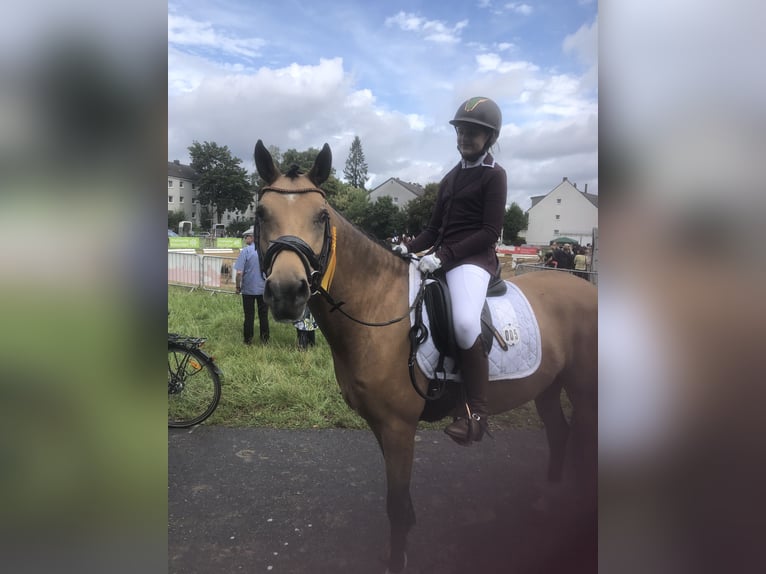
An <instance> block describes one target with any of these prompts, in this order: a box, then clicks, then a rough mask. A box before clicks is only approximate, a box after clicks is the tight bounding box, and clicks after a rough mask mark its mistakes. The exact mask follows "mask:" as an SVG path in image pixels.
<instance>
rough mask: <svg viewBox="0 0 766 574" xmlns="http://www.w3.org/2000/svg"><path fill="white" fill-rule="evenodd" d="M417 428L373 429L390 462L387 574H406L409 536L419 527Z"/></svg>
mask: <svg viewBox="0 0 766 574" xmlns="http://www.w3.org/2000/svg"><path fill="white" fill-rule="evenodd" d="M371 426H372V425H371ZM416 427H417V424H410V423H405V422H400V423H398V424H391V422H390V421H388V422H386V423H384V425H383V426H382V427H377V428H376V427H375V426H373V431H374V432H375V436H376V437H377V439H378V442H379V444H380V448H381V450H382V451H383V458H384V459H385V463H386V491H387V492H386V510H387V512H388V521H389V524H390V528H391V530H390V537H389V556H388V569H387V570H386V574H395V573H399V572H402V571H403V570H404V568H405V566H406V565H407V564H406V563H407V556H406V550H407V534H408V533H409V531H410V528H412V526H413V525H414V524H415V510H414V508H413V506H412V499H411V498H410V479H411V476H412V459H413V454H414V450H415V430H416Z"/></svg>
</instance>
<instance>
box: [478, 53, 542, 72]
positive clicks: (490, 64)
mask: <svg viewBox="0 0 766 574" xmlns="http://www.w3.org/2000/svg"><path fill="white" fill-rule="evenodd" d="M476 63H477V64H478V65H479V72H498V73H500V74H507V73H509V72H519V71H523V72H536V71H538V70H539V69H540V68H538V67H537V66H536V65H534V64H532V63H530V62H524V61H516V62H504V61H503V59H502V58H501V57H500V56H498V55H497V54H492V53H489V54H479V55H477V56H476Z"/></svg>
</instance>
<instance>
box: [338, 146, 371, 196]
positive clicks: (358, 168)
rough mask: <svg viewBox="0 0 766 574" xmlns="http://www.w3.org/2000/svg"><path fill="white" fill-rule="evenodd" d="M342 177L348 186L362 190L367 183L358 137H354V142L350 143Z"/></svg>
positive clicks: (365, 166) (364, 163)
mask: <svg viewBox="0 0 766 574" xmlns="http://www.w3.org/2000/svg"><path fill="white" fill-rule="evenodd" d="M343 176H344V177H345V178H346V181H347V182H348V183H349V184H350V185H353V186H354V187H358V188H359V189H364V185H365V183H366V182H367V162H365V161H364V151H362V141H361V140H360V139H359V136H354V141H353V142H351V149H350V150H349V152H348V158H347V159H346V169H344V170H343Z"/></svg>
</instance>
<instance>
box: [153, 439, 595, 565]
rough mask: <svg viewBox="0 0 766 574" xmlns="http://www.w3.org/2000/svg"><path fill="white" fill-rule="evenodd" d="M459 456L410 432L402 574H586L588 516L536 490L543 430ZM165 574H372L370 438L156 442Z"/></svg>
mask: <svg viewBox="0 0 766 574" xmlns="http://www.w3.org/2000/svg"><path fill="white" fill-rule="evenodd" d="M494 437H495V439H494V440H492V439H489V438H485V439H484V440H483V441H482V442H481V443H479V444H476V445H473V446H471V447H469V448H463V447H460V446H458V445H456V444H454V443H453V442H452V441H451V440H450V439H449V438H447V437H446V436H445V435H444V434H443V433H441V432H440V431H420V432H418V436H417V443H416V450H415V466H414V470H413V481H412V499H413V504H414V506H415V512H416V514H417V520H418V521H417V524H416V525H415V526H414V527H413V529H412V530H411V531H410V536H409V550H408V557H409V566H408V568H407V570H406V572H407V573H408V574H458V573H459V574H472V573H479V572H480V573H482V574H501V573H502V574H505V573H514V574H527V573H530V574H531V573H535V574H542V573H558V572H566V573H567V574H574V573H581V572H582V573H585V572H593V573H595V572H596V571H597V559H596V551H597V525H596V522H597V518H596V509H595V507H594V506H595V505H593V504H591V505H589V506H586V505H584V504H583V503H579V502H577V501H576V499H575V497H574V496H573V495H572V493H573V487H572V486H570V485H568V484H567V483H564V484H563V485H559V486H551V485H549V484H548V483H546V481H545V470H546V461H547V446H546V444H545V438H544V435H543V432H542V431H521V430H505V431H497V432H495V433H494ZM168 514H169V516H168V566H169V572H171V573H175V574H229V573H237V572H247V573H261V572H264V573H266V572H272V573H274V574H299V573H300V574H304V573H311V574H325V573H328V574H329V573H333V574H336V573H350V574H367V573H371V574H382V573H383V572H384V570H385V567H384V562H383V560H384V558H385V552H386V543H387V538H388V519H387V517H386V511H385V476H384V469H383V457H382V456H381V454H380V451H379V449H378V446H377V443H376V442H375V439H374V437H373V435H372V433H371V432H369V431H352V430H296V431H289V430H273V429H230V428H222V427H207V426H202V427H198V428H195V429H192V430H182V429H169V431H168Z"/></svg>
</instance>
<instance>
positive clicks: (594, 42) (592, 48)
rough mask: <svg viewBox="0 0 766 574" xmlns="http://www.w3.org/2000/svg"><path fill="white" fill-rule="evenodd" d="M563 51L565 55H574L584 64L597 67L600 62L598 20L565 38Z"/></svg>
mask: <svg viewBox="0 0 766 574" xmlns="http://www.w3.org/2000/svg"><path fill="white" fill-rule="evenodd" d="M562 49H563V51H564V53H565V54H570V53H574V54H575V55H576V56H577V58H578V59H579V60H580V61H581V62H583V63H584V64H587V65H589V66H593V65H595V64H596V63H597V62H598V19H596V20H594V21H593V22H592V23H591V24H583V25H582V26H580V28H579V29H578V30H577V32H575V33H574V34H570V35H569V36H567V37H566V38H564V42H563V44H562Z"/></svg>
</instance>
